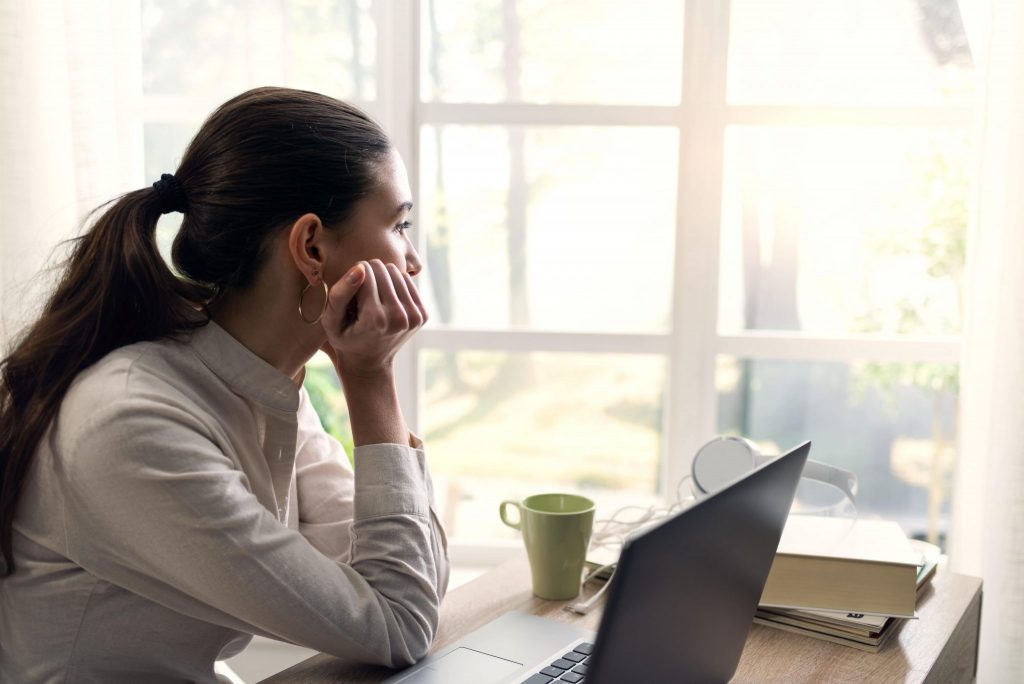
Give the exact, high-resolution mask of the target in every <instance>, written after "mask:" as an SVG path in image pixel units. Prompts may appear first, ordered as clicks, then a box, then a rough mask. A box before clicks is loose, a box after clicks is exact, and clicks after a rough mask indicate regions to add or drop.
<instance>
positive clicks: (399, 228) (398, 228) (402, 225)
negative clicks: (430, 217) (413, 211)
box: [395, 221, 412, 233]
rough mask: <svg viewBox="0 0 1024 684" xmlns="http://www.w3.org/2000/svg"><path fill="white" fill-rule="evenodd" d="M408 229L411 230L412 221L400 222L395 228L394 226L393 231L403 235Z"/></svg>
mask: <svg viewBox="0 0 1024 684" xmlns="http://www.w3.org/2000/svg"><path fill="white" fill-rule="evenodd" d="M410 228H412V221H402V222H401V223H399V224H398V225H397V226H395V231H397V232H399V233H404V232H405V231H407V230H409V229H410Z"/></svg>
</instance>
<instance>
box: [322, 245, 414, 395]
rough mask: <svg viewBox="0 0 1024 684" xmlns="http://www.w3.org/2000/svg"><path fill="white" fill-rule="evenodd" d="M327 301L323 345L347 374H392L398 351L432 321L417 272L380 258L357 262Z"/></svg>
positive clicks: (355, 375) (343, 372) (340, 368)
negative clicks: (414, 278) (418, 286)
mask: <svg viewBox="0 0 1024 684" xmlns="http://www.w3.org/2000/svg"><path fill="white" fill-rule="evenodd" d="M353 301H354V302H355V317H354V320H353V318H352V315H351V313H350V308H351V304H352V303H353ZM327 303H328V305H327V311H325V312H324V315H323V318H321V319H320V320H321V324H322V325H323V327H324V330H325V331H326V332H327V342H326V343H325V344H324V346H323V347H322V349H323V350H324V351H325V352H326V353H327V354H328V355H329V356H330V357H331V358H332V359H333V360H334V365H335V368H336V369H337V371H338V375H339V376H342V378H343V379H344V378H345V377H372V376H379V375H382V374H383V375H387V374H390V373H391V371H392V365H393V361H394V357H395V353H396V352H397V351H398V350H399V349H400V348H401V346H402V345H403V344H405V342H406V340H408V339H409V338H410V337H412V335H413V333H415V332H416V331H417V330H418V329H419V328H420V327H421V326H422V325H423V324H424V323H426V321H427V311H426V309H425V308H424V307H423V303H422V302H421V301H420V295H419V292H418V291H417V289H416V285H415V284H414V283H413V281H412V277H411V276H410V275H409V274H408V273H403V272H402V271H401V270H399V268H398V267H397V266H395V265H394V264H385V263H384V262H383V261H381V260H380V259H373V260H371V261H360V262H359V263H358V264H356V265H355V266H353V267H352V268H351V269H350V270H349V271H348V273H346V274H345V275H344V276H342V277H341V278H340V279H338V282H336V283H335V284H334V286H333V287H331V289H330V292H329V296H328V300H327Z"/></svg>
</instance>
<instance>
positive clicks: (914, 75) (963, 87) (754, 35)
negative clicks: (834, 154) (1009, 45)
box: [726, 0, 974, 105]
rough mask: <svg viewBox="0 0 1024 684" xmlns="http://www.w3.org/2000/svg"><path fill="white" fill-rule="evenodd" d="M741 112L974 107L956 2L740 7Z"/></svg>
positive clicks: (734, 84)
mask: <svg viewBox="0 0 1024 684" xmlns="http://www.w3.org/2000/svg"><path fill="white" fill-rule="evenodd" d="M730 6H731V21H730V28H729V66H728V83H727V88H726V92H727V99H728V101H729V102H730V103H733V104H818V105H894V104H902V105H937V104H961V105H969V104H970V102H971V97H972V91H973V87H974V69H973V62H972V59H971V52H970V49H969V48H968V45H967V35H966V33H965V32H964V26H963V23H962V21H961V19H960V12H959V9H958V6H957V0H930V1H929V2H920V1H918V0H857V1H856V2H850V0H732V3H731V5H730Z"/></svg>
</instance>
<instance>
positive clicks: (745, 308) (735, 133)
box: [719, 127, 971, 335]
mask: <svg viewBox="0 0 1024 684" xmlns="http://www.w3.org/2000/svg"><path fill="white" fill-rule="evenodd" d="M970 159H971V143H970V138H969V136H968V134H967V133H966V132H964V131H960V130H952V129H927V130H914V129H886V128H867V129H856V128H851V129H840V128H810V129H801V128H743V127H730V128H729V129H727V131H726V138H725V175H724V186H723V198H722V232H721V252H720V254H721V267H720V286H719V330H720V331H722V332H734V331H737V330H753V329H775V330H802V331H809V332H814V333H820V334H846V333H851V332H884V333H893V334H920V335H927V334H956V333H958V332H959V331H960V329H961V311H960V301H961V292H962V288H963V279H962V273H963V265H964V241H965V230H966V224H967V209H966V206H967V197H968V194H969V185H970V180H969V173H968V169H969V168H970Z"/></svg>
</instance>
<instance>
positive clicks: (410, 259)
mask: <svg viewBox="0 0 1024 684" xmlns="http://www.w3.org/2000/svg"><path fill="white" fill-rule="evenodd" d="M405 270H406V272H408V274H409V275H411V276H413V277H415V276H417V275H418V274H419V272H420V271H422V270H423V262H422V261H420V255H419V254H418V253H417V252H416V248H415V247H413V246H412V243H411V242H410V243H409V253H408V254H406V256H405Z"/></svg>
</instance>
